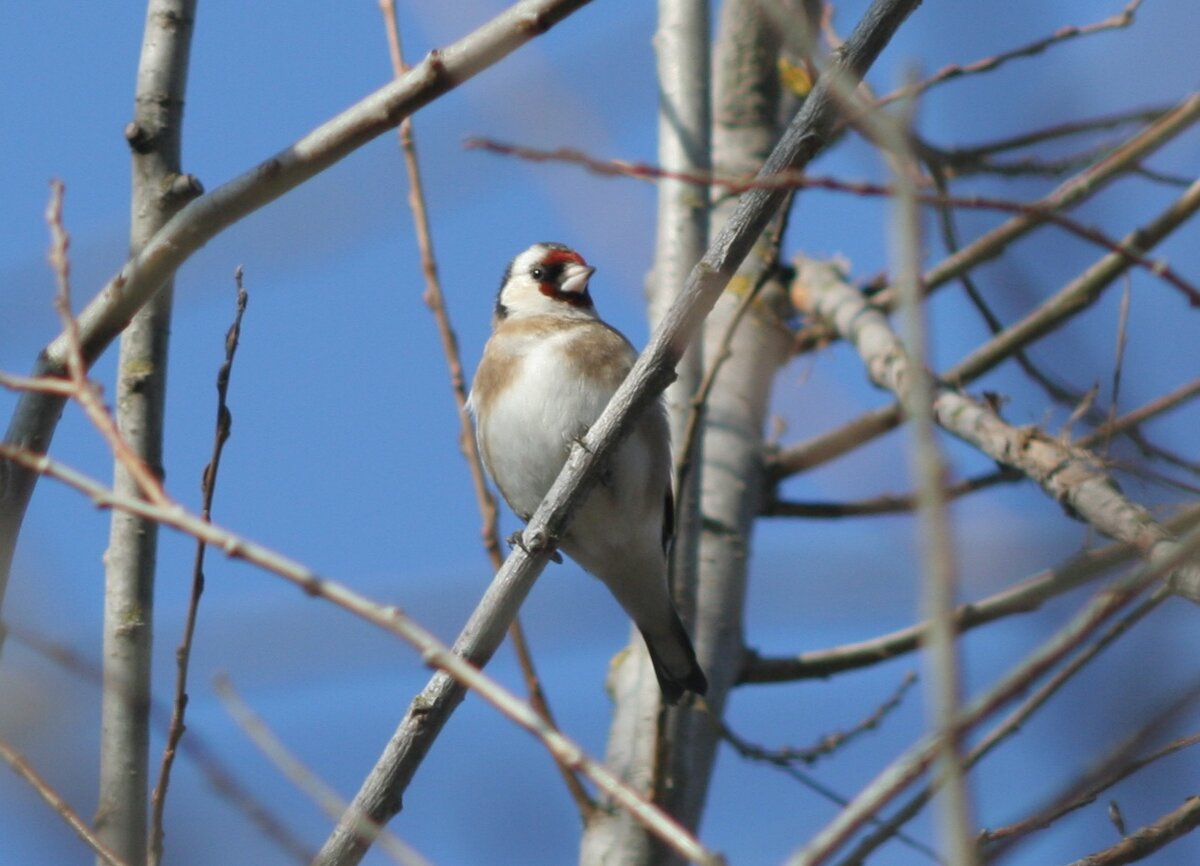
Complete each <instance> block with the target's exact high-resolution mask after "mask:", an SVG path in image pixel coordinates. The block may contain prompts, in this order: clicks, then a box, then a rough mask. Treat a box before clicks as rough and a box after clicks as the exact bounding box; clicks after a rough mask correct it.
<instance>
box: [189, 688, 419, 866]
mask: <svg viewBox="0 0 1200 866" xmlns="http://www.w3.org/2000/svg"><path fill="white" fill-rule="evenodd" d="M213 688H214V689H215V690H216V692H217V697H218V698H220V700H221V703H223V704H224V705H225V709H226V711H227V712H228V713H229V715H231V716H232V717H233V719H234V721H236V722H237V724H238V726H239V727H240V728H241V729H242V730H243V731H244V732H245V733H246V736H247V737H249V738H250V739H251V741H252V742H253V743H254V745H256V746H258V749H259V751H260V752H262V753H263V754H264V755H265V756H266V757H267V759H268V760H269V761H270V762H271V763H272V764H274V765H275V766H276V767H277V768H278V769H279V771H280V772H281V773H283V775H284V776H285V777H287V779H288V780H289V781H290V782H291V783H292V784H293V785H295V786H296V787H297V788H299V789H300V790H301V791H303V792H304V793H305V794H306V795H307V796H308V797H309V799H311V800H312V801H313V802H314V803H316V804H317V806H318V807H320V809H321V811H322V812H324V813H325V814H326V815H328V816H329V817H330V818H333V819H335V820H336V819H337V818H338V817H339V816H340V815H341V814H342V812H344V811H345V809H346V803H345V801H343V800H342V798H341V797H339V796H338V795H337V792H336V791H334V790H333V788H331V787H329V785H327V784H326V783H325V782H324V781H323V780H322V779H321V778H320V777H318V776H317V774H316V773H314V772H313V771H312V770H311V769H309V768H308V767H306V766H305V765H304V763H303V762H302V761H301V760H300V759H299V758H297V757H296V756H295V755H294V754H292V752H291V751H290V750H289V749H288V748H287V746H285V745H284V744H283V743H282V741H280V739H279V737H278V736H276V735H275V732H274V731H272V730H271V729H270V728H269V727H267V723H266V722H264V721H263V720H262V718H261V717H260V716H259V715H258V714H257V713H256V712H254V711H253V710H252V709H250V707H249V706H248V705H247V704H246V702H245V701H243V700H242V698H241V697H240V696H239V695H238V693H237V692H236V691H235V690H234V688H233V683H231V682H230V681H229V677H227V676H225V675H224V674H220V675H218V676H217V678H216V680H215V681H214V683H213ZM359 832H361V833H367V834H369V835H371V837H372V838H373V839H374V840H375V841H377V842H379V843H380V847H381V848H382V849H383V850H384V852H385V853H386V854H387V855H388V856H389V857H391V858H392V860H394V861H395V862H396V863H400V864H402V866H429V861H428V860H426V859H425V858H424V857H422V856H421V855H420V853H418V852H417V851H416V850H415V849H414V848H413V847H412V846H411V845H409V844H408V843H407V842H405V841H403V840H402V839H401V838H400V837H399V836H397V835H396V834H395V833H393V832H391V831H390V830H388V829H386V828H384V827H377V826H374V825H370V824H369V822H367V821H366V820H365V819H364V821H363V823H362V825H360V826H359Z"/></svg>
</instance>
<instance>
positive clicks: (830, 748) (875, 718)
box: [721, 671, 917, 766]
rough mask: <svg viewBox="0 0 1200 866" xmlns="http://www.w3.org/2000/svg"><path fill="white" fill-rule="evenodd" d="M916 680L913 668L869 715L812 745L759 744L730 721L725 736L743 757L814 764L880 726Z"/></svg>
mask: <svg viewBox="0 0 1200 866" xmlns="http://www.w3.org/2000/svg"><path fill="white" fill-rule="evenodd" d="M916 682H917V675H916V674H915V673H913V672H912V671H909V672H908V673H906V674H905V675H904V677H903V678H902V679H901V680H900V684H899V685H898V686H896V689H895V691H894V692H893V693H892V694H891V695H889V696H888V698H887V699H886V700H885V701H884V702H883V703H881V704H880V705H879V706H878V707H876V708H875V709H874V710H872V711H871V713H870V714H869V715H867V716H866V718H864V719H862V720H860V721H859V722H857V723H856V724H855V725H854V726H853V727H851V728H849V729H848V730H845V731H834V732H832V733H829V734H825V735H824V736H822V737H821V739H820V740H818V741H817V742H816V743H815V744H814V745H811V746H805V747H802V748H797V747H794V746H785V747H783V748H779V749H768V748H766V747H764V746H757V745H755V744H754V743H751V742H750V741H749V740H746V739H744V738H742V737H740V736H738V735H737V734H736V733H734V731H733V730H732V729H731V728H730V727H729V726H728V725H723V726H722V728H721V737H722V738H723V739H725V740H726V741H728V742H729V744H730V745H731V746H733V747H734V749H736V750H737V752H738V754H740V755H741V756H742V757H743V758H750V759H752V760H755V761H762V762H764V763H768V764H777V765H781V766H782V765H794V764H806V765H808V766H812V765H813V764H815V763H816V762H817V761H818V760H820V759H821V758H824V757H827V756H829V755H832V754H833V753H834V752H836V751H837V750H838V749H840V748H842V747H843V746H845V745H846V744H847V743H849V742H851V741H853V740H856V739H858V738H859V737H861V736H863V735H864V734H866V733H869V732H870V731H874V730H876V729H877V728H878V727H879V726H880V724H882V723H883V720H884V719H886V718H887V716H888V714H889V713H891V712H892V711H893V710H895V709H896V708H897V707H899V706H900V703H901V702H902V701H903V700H904V696H905V694H907V692H908V690H909V689H911V688H912V687H913V686H914V685H916Z"/></svg>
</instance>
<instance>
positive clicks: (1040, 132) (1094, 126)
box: [938, 106, 1174, 173]
mask: <svg viewBox="0 0 1200 866" xmlns="http://www.w3.org/2000/svg"><path fill="white" fill-rule="evenodd" d="M1173 108H1174V106H1155V107H1151V108H1131V109H1128V110H1126V111H1119V112H1116V113H1115V114H1104V115H1100V116H1099V117H1087V118H1084V119H1082V120H1068V121H1065V122H1062V123H1055V124H1051V125H1050V126H1046V127H1042V128H1040V129H1035V130H1032V131H1031V132H1022V133H1018V134H1017V135H1012V136H1008V137H1005V138H998V139H994V140H992V141H988V142H986V143H984V144H978V145H972V146H970V147H956V148H951V149H948V150H941V151H938V154H939V157H940V159H941V160H942V161H944V162H946V163H947V164H948V165H949V166H950V167H951V168H953V170H954V171H955V172H956V173H957V172H959V171H960V170H964V171H965V170H968V169H969V167H970V166H971V165H972V164H974V163H975V162H977V161H979V160H981V159H985V158H987V157H989V156H994V155H995V154H997V153H1007V152H1008V151H1011V150H1023V149H1024V148H1027V147H1032V146H1033V145H1035V144H1043V143H1045V142H1048V141H1054V140H1055V139H1059V138H1067V137H1070V136H1074V135H1086V134H1088V133H1093V132H1103V131H1105V130H1109V129H1118V128H1120V127H1122V126H1129V125H1130V124H1139V125H1141V124H1152V123H1156V122H1157V121H1159V120H1161V119H1162V117H1163V115H1165V114H1167V113H1168V112H1170V111H1171V110H1173Z"/></svg>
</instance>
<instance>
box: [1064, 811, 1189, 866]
mask: <svg viewBox="0 0 1200 866" xmlns="http://www.w3.org/2000/svg"><path fill="white" fill-rule="evenodd" d="M1196 827H1200V797H1188V798H1187V799H1186V800H1184V801H1183V805H1182V806H1180V807H1179V808H1177V809H1174V810H1172V811H1170V812H1168V813H1167V814H1166V815H1163V816H1162V817H1161V818H1159V819H1158V820H1157V821H1155V822H1154V823H1153V824H1147V825H1146V826H1145V827H1142V828H1141V829H1139V830H1135V831H1134V832H1133V833H1131V834H1129V835H1128V836H1126V837H1125V838H1124V839H1122V840H1121V841H1120V842H1118V843H1117V844H1116V845H1113V846H1112V847H1111V848H1105V849H1104V850H1103V851H1097V852H1096V853H1094V854H1089V855H1088V856H1087V857H1084V858H1082V859H1079V860H1076V861H1075V862H1074V863H1071V864H1070V866H1122V864H1125V863H1133V862H1134V861H1136V860H1141V859H1142V858H1143V857H1147V856H1149V855H1150V854H1153V853H1154V852H1155V851H1157V850H1159V849H1160V848H1163V847H1164V846H1166V845H1169V844H1170V843H1171V842H1174V841H1175V840H1176V839H1178V838H1179V837H1180V836H1183V835H1185V834H1187V833H1190V832H1191V831H1192V830H1194V829H1196Z"/></svg>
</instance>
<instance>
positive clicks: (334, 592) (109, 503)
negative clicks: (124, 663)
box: [0, 443, 721, 866]
mask: <svg viewBox="0 0 1200 866" xmlns="http://www.w3.org/2000/svg"><path fill="white" fill-rule="evenodd" d="M0 459H4V460H9V461H12V462H13V463H17V464H20V465H21V466H23V467H25V468H26V469H28V470H30V471H31V472H37V473H38V474H39V475H48V476H50V477H52V478H55V479H57V480H59V481H61V482H63V483H64V484H66V485H68V486H69V487H72V488H74V489H75V490H77V491H79V492H80V493H82V494H84V495H85V496H87V497H88V498H89V499H90V500H91V501H92V502H93V503H94V504H95V505H96V506H97V507H98V508H115V509H120V510H122V511H127V512H129V513H130V514H134V515H136V516H138V517H143V518H146V519H149V520H154V521H156V522H157V523H159V524H161V525H163V526H169V527H171V528H173V529H177V530H179V531H180V532H184V533H186V534H187V535H190V536H191V537H193V538H195V539H196V540H198V541H202V542H204V543H205V544H208V545H211V546H213V547H216V548H219V549H220V550H222V551H223V552H224V553H225V554H226V555H227V556H229V557H231V558H235V559H241V560H244V561H245V562H248V563H251V564H252V565H255V566H257V567H258V568H261V569H263V570H264V571H269V572H271V573H272V574H275V575H278V576H279V577H281V578H283V579H284V580H286V581H288V582H289V583H291V584H293V585H294V586H296V587H297V588H299V589H301V590H302V591H304V592H305V593H306V594H308V595H310V596H314V597H318V598H321V599H324V600H325V601H328V602H330V603H332V604H334V605H337V606H338V607H340V608H342V609H343V610H346V611H348V612H349V613H351V614H354V615H355V616H357V617H359V618H360V619H362V620H364V621H366V622H369V623H371V624H372V625H374V626H377V627H378V628H380V629H382V630H384V631H386V632H388V633H390V634H393V635H395V636H396V637H398V638H400V639H401V640H403V641H405V642H406V643H408V644H409V645H410V646H412V647H414V648H415V649H416V650H417V651H418V652H419V653H420V654H421V658H422V660H423V661H424V662H425V663H426V664H428V665H430V666H431V667H434V668H437V669H438V670H440V671H443V672H444V673H446V675H447V676H451V677H453V678H454V679H455V680H456V681H458V682H461V683H463V684H464V688H470V689H472V690H474V691H476V692H477V693H478V694H479V695H480V696H482V697H483V698H484V699H485V700H486V701H488V702H489V703H490V704H492V705H493V706H494V707H496V708H497V709H498V710H499V711H500V712H501V713H503V714H504V715H505V716H506V717H507V718H509V719H510V720H512V721H513V722H514V723H516V724H517V725H519V726H520V727H521V728H523V729H524V730H525V731H527V732H528V733H530V734H531V735H533V736H534V737H535V738H537V740H538V741H539V742H541V743H542V745H543V746H544V747H545V748H547V749H548V750H550V752H551V753H552V754H553V755H554V756H555V759H556V760H562V761H565V762H566V763H568V764H569V765H571V766H572V767H575V768H577V769H578V770H579V771H580V772H581V773H583V774H584V775H586V776H587V777H588V778H589V779H591V780H592V782H594V783H595V784H596V785H597V787H599V788H600V790H601V791H603V792H604V793H605V794H606V795H608V796H609V797H611V798H612V799H613V800H614V801H615V802H616V803H618V804H619V805H620V806H621V808H624V809H628V810H630V811H631V812H632V813H633V814H635V815H636V816H637V817H638V820H639V821H641V822H643V823H644V824H646V825H647V826H648V827H651V828H653V832H655V833H656V834H657V835H658V836H659V838H661V839H663V840H664V841H665V842H666V843H667V844H669V845H670V846H672V847H673V848H674V849H675V850H676V851H677V852H679V853H680V855H681V856H684V857H686V858H688V859H689V860H691V861H693V862H696V863H700V864H705V866H717V864H718V863H719V862H721V861H720V859H719V858H718V857H717V856H716V855H715V854H713V853H711V852H709V851H708V850H707V849H705V848H704V847H703V846H701V845H700V844H699V843H698V842H697V841H696V840H695V838H694V837H693V836H692V835H691V834H690V833H688V832H687V831H686V830H685V829H683V828H682V827H680V826H679V824H678V823H677V822H675V821H673V820H672V819H671V818H670V817H669V816H667V815H666V814H665V813H664V812H663V811H662V810H661V809H659V808H658V807H657V806H655V805H654V804H653V803H650V802H649V801H647V800H646V799H645V798H643V797H642V796H640V795H639V794H638V793H637V792H635V791H634V790H632V789H631V788H629V787H628V786H627V785H625V784H624V783H623V782H621V781H620V780H619V779H617V778H616V777H615V776H614V775H613V774H612V773H611V772H610V771H609V770H608V769H607V768H605V767H604V766H603V765H602V764H600V763H599V762H597V761H595V760H593V759H592V758H590V757H589V756H588V755H587V753H586V752H584V751H583V749H582V748H580V746H579V745H578V744H576V743H575V742H574V741H572V740H571V739H569V738H568V737H566V736H565V735H564V734H563V733H562V732H560V731H559V730H557V729H556V728H552V727H550V726H549V725H547V724H546V722H545V720H544V719H543V718H542V717H541V716H540V715H539V714H538V713H537V712H536V711H535V710H534V709H533V708H532V707H530V706H529V705H528V704H527V703H525V702H524V701H522V700H520V699H519V698H517V697H516V696H515V695H513V694H512V693H511V692H509V691H508V690H507V689H505V688H504V687H503V686H501V685H499V684H498V683H497V682H496V681H495V680H493V679H491V678H489V677H487V676H486V675H484V674H483V672H482V671H480V670H479V668H478V666H476V665H473V664H472V663H471V661H470V660H469V659H464V658H463V657H462V656H461V655H460V654H458V653H455V652H454V651H453V650H452V649H451V648H450V647H448V646H446V645H445V644H444V643H442V642H441V641H440V640H439V639H438V638H437V637H436V636H435V635H434V634H433V633H431V632H430V631H428V630H427V629H425V628H424V627H422V626H421V625H420V624H419V623H417V622H416V621H415V620H414V619H412V618H411V617H409V616H408V615H407V614H405V613H404V612H403V611H402V610H400V609H399V608H397V607H395V606H387V605H382V604H379V603H378V602H376V601H374V600H372V599H370V598H367V597H366V596H364V595H362V594H361V593H358V592H356V591H355V590H353V589H351V588H350V587H349V586H347V585H346V584H343V583H339V582H337V581H334V580H330V579H328V578H325V577H322V576H321V575H319V574H316V573H315V572H313V571H312V570H311V569H309V568H307V567H306V566H304V565H302V564H300V563H299V562H296V561H295V560H293V559H290V558H288V557H287V556H285V555H283V554H281V553H279V552H277V551H275V550H272V549H270V548H268V547H265V546H263V545H261V544H256V543H255V542H253V541H250V540H249V539H246V538H244V537H242V536H239V535H236V534H234V533H233V532H230V531H229V530H227V529H225V528H223V527H221V526H218V525H217V524H215V523H212V522H211V521H207V520H204V519H203V518H202V517H200V516H199V515H197V514H194V513H192V512H190V511H188V509H186V508H184V507H183V506H182V505H180V504H179V503H177V502H174V501H171V500H167V501H166V502H165V503H162V504H160V503H152V502H147V501H146V500H145V499H140V498H133V497H129V496H125V495H123V494H120V493H117V492H115V491H113V490H112V489H110V488H107V487H105V486H104V485H103V484H100V483H99V482H97V481H95V480H94V479H91V478H88V477H87V476H85V475H83V474H82V473H80V472H77V471H75V470H74V469H71V468H70V467H68V466H65V465H63V464H62V463H59V462H58V461H56V460H54V459H53V458H51V457H49V456H47V455H45V454H35V453H31V452H29V451H26V450H24V449H22V448H16V447H13V446H11V445H6V444H4V443H0ZM350 811H351V813H352V815H353V818H352V823H353V824H354V825H355V826H357V825H358V824H359V822H361V821H362V820H363V818H364V817H367V818H369V816H364V815H363V813H362V812H361V811H359V810H357V809H356V808H355V807H353V806H352V807H351V810H350ZM343 820H345V817H343Z"/></svg>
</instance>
